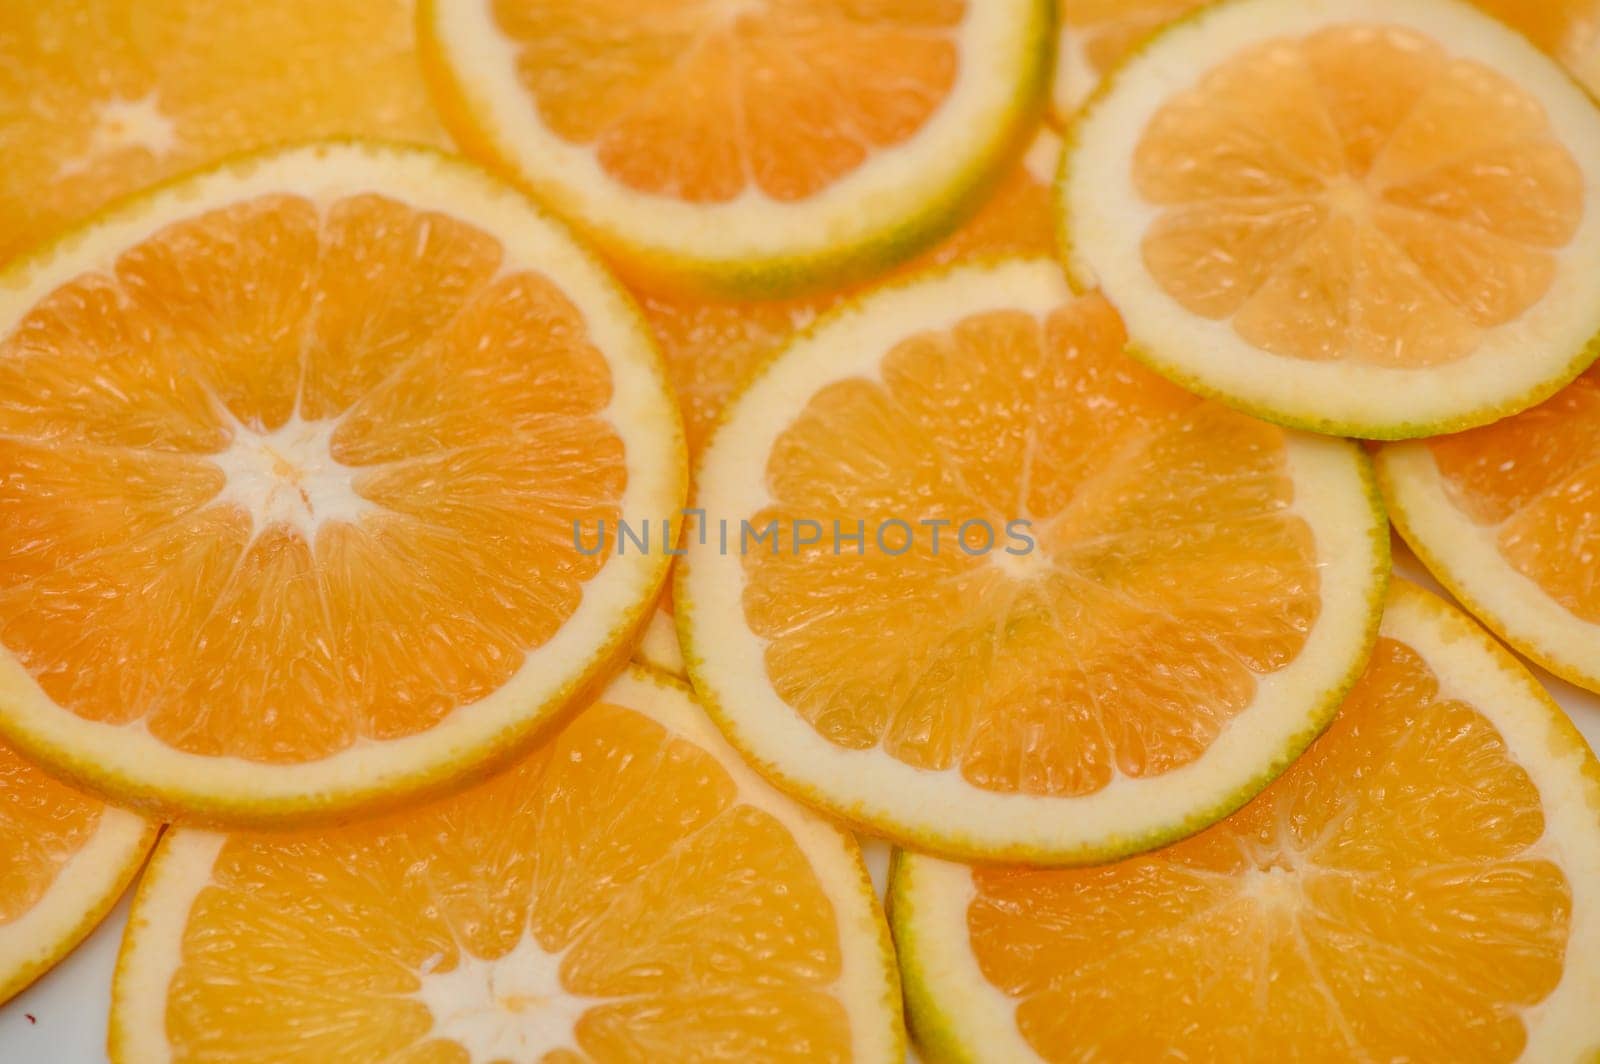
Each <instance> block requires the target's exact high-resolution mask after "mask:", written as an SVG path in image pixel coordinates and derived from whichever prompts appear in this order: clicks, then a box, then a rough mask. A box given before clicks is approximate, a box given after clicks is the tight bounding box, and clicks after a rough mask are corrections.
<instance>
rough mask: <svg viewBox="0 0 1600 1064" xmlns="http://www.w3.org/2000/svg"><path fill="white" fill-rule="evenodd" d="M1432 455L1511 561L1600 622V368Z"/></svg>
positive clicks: (1437, 447) (1461, 502)
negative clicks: (1526, 409)
mask: <svg viewBox="0 0 1600 1064" xmlns="http://www.w3.org/2000/svg"><path fill="white" fill-rule="evenodd" d="M1428 447H1429V449H1430V450H1431V451H1432V452H1433V457H1434V461H1435V462H1437V463H1438V467H1439V472H1440V474H1441V475H1442V476H1443V477H1444V482H1445V488H1446V490H1447V491H1448V493H1449V495H1450V498H1451V501H1453V502H1454V503H1455V505H1456V506H1457V507H1459V508H1460V509H1461V510H1462V511H1463V512H1464V513H1466V514H1467V516H1468V517H1470V518H1471V519H1472V520H1473V521H1474V522H1476V523H1477V524H1479V525H1480V526H1482V527H1483V528H1484V530H1485V532H1486V534H1489V535H1492V536H1494V538H1495V540H1496V543H1497V544H1498V546H1499V548H1500V553H1501V554H1502V555H1503V556H1504V557H1505V559H1506V561H1507V562H1508V563H1510V564H1511V566H1512V567H1513V568H1514V569H1516V571H1517V572H1519V573H1521V574H1522V575H1523V576H1526V577H1527V578H1528V579H1530V580H1532V581H1534V582H1535V583H1536V584H1538V585H1539V586H1540V587H1541V588H1543V589H1544V591H1545V592H1546V593H1547V594H1548V595H1550V596H1551V597H1552V598H1554V599H1555V600H1556V601H1557V602H1559V603H1561V605H1562V606H1564V607H1566V608H1567V609H1568V610H1570V611H1571V612H1572V613H1573V614H1574V615H1575V616H1577V617H1579V618H1580V619H1582V620H1585V621H1588V622H1589V623H1591V624H1600V367H1596V368H1593V369H1590V370H1589V371H1588V372H1587V373H1585V374H1584V375H1583V376H1581V377H1579V378H1578V379H1577V380H1576V381H1575V382H1573V383H1572V384H1570V385H1568V386H1567V388H1566V389H1565V390H1564V391H1562V392H1561V393H1559V394H1558V395H1556V396H1555V397H1554V398H1552V399H1550V400H1548V401H1547V402H1545V403H1543V404H1542V405H1540V406H1537V407H1534V408H1533V409H1532V410H1529V411H1526V412H1525V413H1522V414H1518V415H1516V416H1515V417H1510V418H1506V419H1505V420H1503V421H1500V422H1497V423H1496V424H1494V425H1489V426H1486V427H1484V428H1481V429H1473V430H1472V431H1470V432H1463V433H1458V434H1457V435H1454V436H1443V437H1440V438H1438V439H1436V440H1432V441H1430V442H1429V444H1428Z"/></svg>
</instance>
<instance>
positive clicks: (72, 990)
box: [0, 557, 1600, 1064]
mask: <svg viewBox="0 0 1600 1064" xmlns="http://www.w3.org/2000/svg"><path fill="white" fill-rule="evenodd" d="M1396 570H1397V572H1399V573H1401V574H1403V575H1405V576H1407V577H1410V578H1411V579H1414V580H1417V581H1418V582H1419V583H1423V584H1426V585H1428V586H1429V587H1433V588H1435V589H1436V590H1437V585H1436V584H1434V583H1433V582H1432V581H1431V580H1429V579H1427V578H1426V576H1425V575H1424V574H1422V573H1421V571H1420V570H1419V569H1418V568H1417V566H1416V563H1415V562H1414V561H1412V560H1410V559H1409V558H1407V557H1397V558H1396ZM1534 671H1535V672H1536V673H1537V674H1538V676H1539V678H1540V679H1541V680H1543V681H1544V683H1545V686H1546V687H1547V688H1548V689H1549V691H1550V693H1551V694H1553V695H1554V696H1555V698H1556V701H1558V702H1560V703H1561V705H1562V706H1563V707H1564V708H1565V709H1566V710H1567V712H1568V713H1570V714H1571V715H1572V718H1573V720H1574V721H1576V722H1577V724H1578V727H1579V729H1580V730H1581V731H1582V732H1583V734H1584V735H1585V736H1586V737H1587V738H1588V740H1589V745H1590V746H1592V747H1594V748H1595V749H1600V696H1596V695H1593V694H1590V693H1589V692H1587V691H1582V690H1579V689H1578V688H1576V687H1573V686H1572V685H1571V684H1568V683H1564V682H1562V681H1561V680H1558V679H1556V678H1555V677H1553V676H1551V675H1549V674H1548V673H1545V672H1542V671H1540V670H1538V669H1535V670H1534ZM866 852H867V862H868V864H869V866H870V867H871V869H872V875H873V879H874V881H875V882H876V883H877V884H878V889H879V890H880V891H881V890H882V889H883V877H884V872H885V870H886V868H887V866H888V858H889V850H888V847H887V846H886V845H884V844H883V843H880V842H875V841H871V842H868V843H867V845H866ZM127 919H128V900H127V899H126V898H124V899H123V901H122V904H120V905H118V906H117V908H116V911H115V912H113V913H112V914H111V916H110V917H109V918H108V919H107V920H106V922H105V923H104V924H103V925H101V927H100V928H99V930H97V931H96V932H95V933H94V934H93V935H91V936H90V937H89V940H88V941H87V942H85V943H84V944H83V945H82V946H80V947H79V948H78V950H77V952H75V953H74V954H73V955H72V956H70V957H68V958H67V959H66V960H65V961H64V962H62V964H61V965H60V966H59V967H57V968H56V969H55V970H54V971H52V972H51V973H50V974H48V975H46V976H45V977H44V978H43V979H41V980H40V981H39V982H37V983H35V984H34V985H33V986H32V987H30V988H29V989H28V990H26V991H25V992H23V993H22V994H20V995H18V996H17V997H16V998H14V999H13V1000H12V1001H11V1002H10V1003H8V1004H7V1005H5V1006H3V1007H0V1061H7V1062H12V1061H15V1062H17V1064H24V1062H25V1064H104V1062H105V1059H106V1052H105V1039H106V1013H107V1010H108V1008H109V1006H110V986H111V973H112V970H113V969H114V968H115V966H116V960H117V944H118V942H119V941H120V939H121V937H122V928H123V925H124V924H126V922H127ZM30 1017H32V1018H31V1019H30Z"/></svg>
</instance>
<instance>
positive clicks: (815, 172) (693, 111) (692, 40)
mask: <svg viewBox="0 0 1600 1064" xmlns="http://www.w3.org/2000/svg"><path fill="white" fill-rule="evenodd" d="M967 6H968V2H967V0H652V2H649V3H639V2H638V0H493V12H494V16H495V20H496V22H497V24H498V26H499V28H500V30H501V32H502V33H504V34H505V35H506V37H508V38H509V39H510V40H511V41H512V43H513V44H514V46H515V48H516V50H517V72H518V75H519V77H520V79H521V81H522V84H523V85H524V86H525V87H526V89H527V90H528V92H529V93H530V94H531V95H532V97H533V101H534V104H535V106H536V107H537V108H538V112H539V115H540V118H541V119H542V120H543V122H544V124H545V125H546V126H547V127H548V128H549V129H550V130H551V131H552V132H554V133H555V134H556V135H557V136H559V137H561V138H562V139H563V140H567V141H570V142H572V143H574V144H582V145H587V146H590V147H592V149H593V151H594V153H595V157H596V159H597V160H598V161H599V164H600V166H601V167H602V168H603V169H604V170H605V171H606V172H607V173H608V174H609V175H610V176H611V177H613V178H614V179H616V180H617V181H620V182H621V183H623V184H625V185H626V186H628V187H629V188H632V189H634V190H636V191H638V192H642V193H646V194H650V195H657V196H663V197H668V198H672V199H678V200H684V201H687V202H691V203H725V202H728V201H730V200H734V199H738V198H739V197H741V196H743V195H746V194H748V193H752V192H754V193H759V194H760V195H764V196H766V197H768V198H770V199H774V200H779V201H784V202H792V201H797V200H804V199H807V198H809V197H811V196H814V195H816V194H817V193H819V192H822V191H824V190H825V189H827V188H828V187H830V186H831V185H833V184H835V183H836V182H838V181H839V180H841V179H842V178H844V177H846V176H848V175H849V174H851V173H853V172H854V171H856V170H857V169H858V168H859V167H860V166H861V165H862V164H863V163H865V162H866V161H867V160H868V159H869V158H871V157H872V156H873V155H875V154H877V153H878V152H881V151H884V150H887V149H890V148H893V147H895V146H896V145H899V144H902V143H904V142H905V141H907V140H909V139H911V138H912V137H913V136H915V135H916V133H917V132H918V131H919V130H920V129H921V128H922V127H923V126H924V125H925V124H926V123H927V121H928V119H929V118H930V117H931V116H932V115H933V113H934V112H935V111H936V110H937V109H938V108H939V105H940V104H941V103H943V102H944V100H945V98H946V97H947V96H948V95H949V93H950V91H951V89H952V87H953V86H954V84H955V80H956V74H957V69H958V66H959V55H958V50H957V40H956V38H957V34H958V32H959V30H960V25H961V22H962V20H963V19H964V17H965V16H966V12H967Z"/></svg>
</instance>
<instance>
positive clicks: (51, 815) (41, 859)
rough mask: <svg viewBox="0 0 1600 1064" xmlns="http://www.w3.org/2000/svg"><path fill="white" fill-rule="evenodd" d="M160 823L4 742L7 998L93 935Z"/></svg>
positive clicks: (0, 779)
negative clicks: (80, 786)
mask: <svg viewBox="0 0 1600 1064" xmlns="http://www.w3.org/2000/svg"><path fill="white" fill-rule="evenodd" d="M157 830H158V828H157V826H156V825H155V824H150V823H146V822H145V821H143V820H141V819H139V818H138V817H136V816H134V815H133V814H132V813H125V812H123V811H122V810H120V809H114V808H112V807H111V806H108V805H105V804H103V803H101V802H100V801H98V800H97V799H94V798H90V797H89V796H87V795H84V794H80V793H79V792H77V791H75V790H73V789H71V788H70V787H67V786H65V785H63V784H60V783H57V782H56V781H55V780H53V779H51V778H50V777H49V776H46V775H45V774H44V773H43V772H40V771H39V769H38V768H36V767H34V766H33V765H31V764H29V763H28V762H27V761H24V760H23V759H22V758H20V757H18V756H17V755H16V754H15V753H13V752H12V751H11V750H9V749H7V748H6V747H5V746H0V1004H3V1003H5V1002H6V1001H7V1000H9V999H10V998H12V997H14V996H15V995H16V994H17V993H18V992H19V991H21V990H22V989H23V988H24V987H26V986H27V985H28V984H29V983H31V982H33V981H34V980H35V979H37V978H39V976H41V975H43V974H44V973H45V972H47V971H49V970H50V969H51V968H52V967H54V966H55V964H56V963H57V962H58V961H60V960H61V958H63V957H65V956H66V955H67V954H68V953H70V952H72V950H73V948H74V947H76V946H77V945H78V943H80V942H82V941H83V940H84V939H85V938H86V937H88V934H89V932H90V931H93V930H94V928H95V926H96V925H97V924H99V923H100V921H101V920H102V919H103V918H104V917H105V915H106V913H107V912H109V911H110V910H111V907H112V906H113V905H115V904H116V901H117V899H118V898H119V897H121V895H122V892H123V890H124V889H126V888H127V886H128V884H129V883H130V882H132V881H133V877H134V875H135V874H137V873H138V871H139V866H140V865H142V864H143V863H144V859H145V855H146V854H148V853H149V852H150V847H151V846H153V845H155V841H156V832H157Z"/></svg>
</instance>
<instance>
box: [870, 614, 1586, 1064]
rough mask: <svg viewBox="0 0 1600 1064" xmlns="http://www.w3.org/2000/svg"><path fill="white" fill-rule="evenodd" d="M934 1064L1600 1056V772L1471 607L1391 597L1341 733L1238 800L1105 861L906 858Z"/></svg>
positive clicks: (905, 951) (914, 995) (918, 978)
mask: <svg viewBox="0 0 1600 1064" xmlns="http://www.w3.org/2000/svg"><path fill="white" fill-rule="evenodd" d="M889 904H890V912H891V918H892V922H893V925H894V932H895V941H896V943H897V945H898V946H899V948H900V960H901V971H902V977H903V978H904V979H905V982H906V990H907V995H906V1000H907V1006H908V1008H909V1009H910V1013H911V1023H912V1029H913V1032H914V1034H915V1035H916V1036H917V1038H918V1039H919V1042H920V1043H921V1045H922V1047H923V1049H924V1051H925V1053H926V1055H927V1056H928V1057H929V1059H931V1060H1016V1061H1023V1060H1051V1061H1067V1060H1155V1059H1184V1060H1236V1061H1254V1060H1283V1059H1291V1060H1473V1061H1512V1060H1528V1061H1545V1060H1548V1061H1556V1060H1586V1059H1588V1054H1589V1053H1590V1052H1592V1051H1593V1050H1594V1048H1595V1047H1596V1046H1597V1045H1600V1018H1597V1016H1596V1014H1595V1010H1594V1002H1595V1000H1596V997H1597V995H1600V763H1596V761H1595V758H1594V755H1593V754H1592V753H1590V752H1589V749H1588V747H1587V746H1585V745H1584V741H1583V738H1582V736H1580V735H1579V734H1578V732H1577V730H1576V729H1574V728H1573V726H1572V724H1571V722H1570V721H1568V720H1567V718H1566V717H1565V716H1564V715H1563V714H1562V712H1561V709H1560V708H1559V707H1558V706H1557V705H1556V704H1555V703H1554V702H1552V701H1551V700H1550V698H1549V696H1548V695H1546V694H1545V693H1544V691H1543V689H1542V688H1540V687H1539V685H1538V683H1537V682H1536V681H1535V680H1534V678H1533V677H1532V676H1531V675H1529V674H1528V672H1527V670H1525V669H1524V668H1523V667H1522V666H1521V665H1519V664H1518V663H1517V662H1516V660H1515V659H1513V658H1512V657H1511V655H1510V654H1508V653H1506V652H1505V651H1504V650H1503V649H1501V648H1500V647H1499V645H1498V644H1496V643H1495V642H1494V640H1492V639H1490V638H1489V637H1488V635H1487V634H1486V633H1484V632H1483V630H1482V629H1480V628H1478V627H1477V625H1475V624H1473V623H1472V621H1471V620H1469V619H1468V618H1467V617H1466V616H1464V615H1463V614H1461V613H1459V612H1458V611H1456V610H1455V609H1454V608H1453V607H1450V606H1447V605H1446V604H1445V603H1444V602H1443V601H1442V600H1440V599H1438V598H1436V597H1434V596H1432V595H1430V594H1428V593H1427V592H1424V591H1422V590H1420V589H1418V588H1415V587H1413V586H1411V585H1406V584H1398V583H1397V584H1396V586H1395V589H1394V592H1393V593H1392V596H1391V598H1390V602H1389V608H1388V611H1387V613H1386V615H1385V617H1384V621H1383V635H1382V638H1381V640H1380V641H1379V644H1378V649H1377V652H1376V653H1375V654H1374V656H1373V659H1372V663H1371V665H1370V666H1369V667H1368V668H1367V671H1366V673H1365V674H1364V675H1363V677H1362V679H1361V682H1360V683H1359V684H1358V685H1357V686H1356V689H1355V690H1354V691H1353V692H1352V694H1351V696H1350V698H1349V700H1348V701H1347V702H1346V703H1345V705H1344V708H1343V710H1342V711H1341V713H1340V715H1339V718H1338V720H1337V721H1336V722H1335V723H1334V725H1333V727H1332V728H1330V729H1329V730H1328V732H1327V734H1325V735H1324V736H1323V737H1322V738H1320V739H1319V740H1318V741H1317V742H1316V744H1315V745H1314V746H1313V747H1312V748H1311V750H1310V752H1309V753H1307V754H1306V756H1305V757H1304V758H1302V759H1301V760H1299V761H1297V762H1296V763H1295V764H1294V765H1293V766H1292V767H1291V768H1290V769H1289V771H1288V772H1286V773H1284V775H1283V776H1282V777H1281V778H1280V779H1279V780H1278V781H1277V782H1275V783H1274V784H1273V785H1272V786H1271V787H1269V788H1268V789H1267V790H1266V792H1265V793H1263V794H1262V795H1261V796H1260V797H1258V798H1257V799H1256V800H1255V801H1253V802H1251V803H1250V804H1249V805H1248V806H1246V807H1245V808H1244V809H1242V810H1240V811H1239V812H1238V813H1236V814H1235V815H1233V816H1232V817H1229V818H1228V819H1227V820H1225V821H1223V822H1222V823H1220V824H1217V825H1215V826H1214V827H1212V828H1210V829H1209V830H1207V831H1205V832H1203V833H1202V834H1200V835H1197V836H1195V837H1194V838H1191V839H1187V840H1185V841H1183V842H1181V843H1179V844H1177V845H1175V846H1172V847H1169V848H1168V849H1165V850H1162V851H1160V852H1159V853H1153V854H1149V855H1146V856H1141V857H1138V858H1134V859H1131V860H1128V861H1123V862H1120V863H1118V864H1113V865H1108V866H1105V867H1101V868H1094V869H1081V870H1078V869H1072V870H1054V871H1043V870H1041V871H1029V870H1023V869H1005V870H1002V869H991V870H974V869H969V868H966V867H963V866H961V865H955V864H948V863H945V862H943V861H939V860H935V859H932V858H927V857H919V856H913V855H911V854H904V853H903V854H900V855H898V856H897V859H896V866H895V869H894V872H893V875H892V878H891V883H890V897H889Z"/></svg>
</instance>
